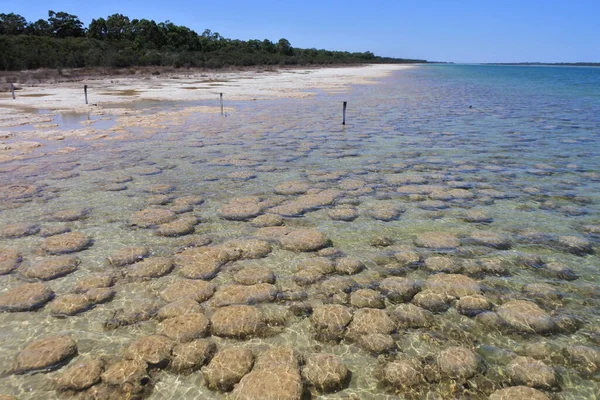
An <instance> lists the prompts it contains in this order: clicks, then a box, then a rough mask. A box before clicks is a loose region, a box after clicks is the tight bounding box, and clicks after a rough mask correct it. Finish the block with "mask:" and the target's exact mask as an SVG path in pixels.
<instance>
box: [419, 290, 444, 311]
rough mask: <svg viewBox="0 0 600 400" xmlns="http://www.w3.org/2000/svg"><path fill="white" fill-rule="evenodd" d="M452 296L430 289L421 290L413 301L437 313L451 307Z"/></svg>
mask: <svg viewBox="0 0 600 400" xmlns="http://www.w3.org/2000/svg"><path fill="white" fill-rule="evenodd" d="M451 300H452V297H450V296H448V295H446V294H444V293H436V292H434V291H431V290H429V289H426V290H423V291H422V292H419V293H417V294H416V295H415V297H413V299H412V303H414V304H415V305H417V306H419V307H421V308H424V309H426V310H429V311H431V312H435V313H442V312H445V311H446V310H448V308H450V304H449V303H450V301H451Z"/></svg>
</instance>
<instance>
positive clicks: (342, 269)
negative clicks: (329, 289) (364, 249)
mask: <svg viewBox="0 0 600 400" xmlns="http://www.w3.org/2000/svg"><path fill="white" fill-rule="evenodd" d="M364 269H365V264H363V262H362V261H360V260H358V259H356V258H351V257H342V258H338V259H337V260H336V262H335V272H337V273H338V274H344V275H354V274H358V273H359V272H361V271H362V270H364Z"/></svg>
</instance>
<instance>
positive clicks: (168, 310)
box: [157, 297, 204, 320]
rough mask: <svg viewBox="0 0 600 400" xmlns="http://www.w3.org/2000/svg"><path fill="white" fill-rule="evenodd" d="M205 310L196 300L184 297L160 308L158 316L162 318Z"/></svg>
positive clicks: (199, 312) (198, 312)
mask: <svg viewBox="0 0 600 400" xmlns="http://www.w3.org/2000/svg"><path fill="white" fill-rule="evenodd" d="M203 312H204V310H203V308H202V306H200V304H198V303H197V302H196V301H195V300H193V299H191V298H189V297H184V298H183V299H180V300H176V301H173V302H171V303H169V304H167V305H165V306H163V307H161V309H160V310H158V313H157V317H158V319H160V320H163V319H167V318H173V317H178V316H180V315H187V314H202V313H203Z"/></svg>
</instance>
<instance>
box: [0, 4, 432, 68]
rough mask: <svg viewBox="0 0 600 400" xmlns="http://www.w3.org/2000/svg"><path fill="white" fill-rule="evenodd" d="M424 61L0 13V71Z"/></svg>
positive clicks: (127, 23)
mask: <svg viewBox="0 0 600 400" xmlns="http://www.w3.org/2000/svg"><path fill="white" fill-rule="evenodd" d="M417 62H425V60H414V59H401V58H389V57H380V56H376V55H375V54H373V53H372V52H370V51H365V52H353V53H351V52H346V51H331V50H323V49H316V48H310V49H301V48H296V47H293V46H292V44H291V43H290V42H289V41H288V40H287V39H285V38H281V39H279V40H278V41H276V42H272V41H271V40H269V39H264V40H239V39H229V38H225V37H223V36H222V35H220V34H219V33H218V32H213V31H211V30H210V29H206V30H205V31H204V32H202V33H201V34H198V33H196V32H195V31H193V30H192V29H190V28H188V27H185V26H180V25H176V24H174V23H173V22H170V21H165V22H159V23H157V22H155V21H153V20H148V19H130V18H129V17H127V16H125V15H122V14H113V15H110V16H108V17H107V18H98V19H93V20H92V21H91V23H90V24H89V26H87V27H85V26H84V24H83V22H81V20H80V19H79V18H78V17H77V16H76V15H73V14H69V13H66V12H62V11H61V12H54V11H52V10H50V11H48V18H47V19H46V20H44V19H39V20H37V21H33V22H28V21H27V20H26V19H25V17H23V16H21V15H18V14H15V13H9V14H4V13H2V14H0V70H3V71H20V70H31V69H38V68H54V69H56V68H84V67H117V68H124V67H131V66H170V67H203V68H221V67H226V66H237V67H243V66H253V65H279V66H281V65H327V64H362V63H417Z"/></svg>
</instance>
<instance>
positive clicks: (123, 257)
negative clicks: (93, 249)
mask: <svg viewBox="0 0 600 400" xmlns="http://www.w3.org/2000/svg"><path fill="white" fill-rule="evenodd" d="M149 254H150V249H149V248H147V247H143V246H133V247H124V248H122V249H119V250H117V251H116V252H114V253H113V254H112V255H111V256H110V257H108V262H109V263H111V264H112V265H114V266H116V267H123V266H125V265H128V264H133V263H134V262H137V261H140V260H142V259H144V258H145V257H147V256H148V255H149Z"/></svg>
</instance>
